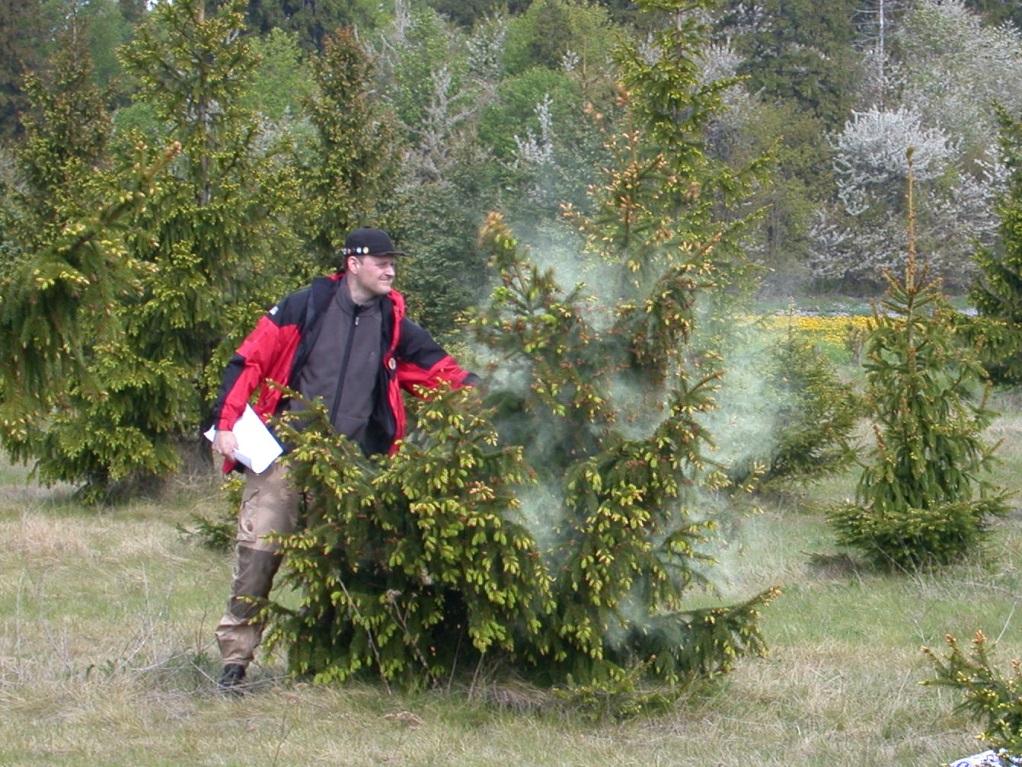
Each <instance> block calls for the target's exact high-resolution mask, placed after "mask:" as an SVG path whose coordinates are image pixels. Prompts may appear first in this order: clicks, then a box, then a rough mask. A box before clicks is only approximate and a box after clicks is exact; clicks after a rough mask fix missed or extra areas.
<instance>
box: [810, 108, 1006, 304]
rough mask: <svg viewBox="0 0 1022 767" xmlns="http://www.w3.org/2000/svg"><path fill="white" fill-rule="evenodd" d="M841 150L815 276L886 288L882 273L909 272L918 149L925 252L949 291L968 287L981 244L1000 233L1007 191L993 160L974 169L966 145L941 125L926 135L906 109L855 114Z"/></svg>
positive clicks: (817, 238) (820, 227)
mask: <svg viewBox="0 0 1022 767" xmlns="http://www.w3.org/2000/svg"><path fill="white" fill-rule="evenodd" d="M833 148H834V160H833V163H834V174H835V178H836V182H837V201H836V204H834V205H832V206H831V207H829V208H827V209H825V210H824V211H823V212H822V213H821V215H820V218H819V220H818V221H817V223H816V225H815V226H814V227H813V229H812V232H811V235H812V241H813V247H814V257H813V260H812V262H811V267H812V270H813V274H814V276H816V277H817V278H821V279H827V280H837V281H845V282H849V281H850V282H854V283H859V284H870V283H880V281H881V274H882V272H883V270H885V269H889V270H897V269H900V268H901V267H902V265H903V259H904V254H905V253H906V244H907V243H906V241H905V237H906V230H905V221H904V216H903V215H902V214H903V212H904V204H903V200H904V194H905V186H906V181H907V178H908V170H909V168H908V159H907V154H908V150H909V149H910V148H911V149H912V150H913V156H912V171H913V175H914V177H915V180H916V190H917V216H918V241H919V244H920V248H921V249H922V251H923V252H924V253H926V254H927V257H928V260H929V263H930V266H931V267H932V268H933V269H934V270H935V271H936V272H937V273H938V274H940V275H942V276H944V277H945V279H946V280H947V281H948V282H949V283H951V284H952V285H954V286H958V287H960V286H964V285H965V284H967V281H968V280H969V279H970V277H971V275H972V274H973V269H974V267H973V265H972V260H971V257H970V256H971V253H972V252H973V251H974V250H975V245H976V242H981V243H984V242H989V241H990V238H991V237H992V236H993V234H994V231H995V227H996V222H995V221H994V219H993V217H992V216H991V215H990V209H991V207H992V201H993V197H994V196H995V195H996V194H997V192H998V190H999V189H1001V188H1002V186H1003V183H1004V173H1003V168H1001V166H1000V164H999V163H998V162H997V161H996V160H986V161H979V162H976V163H974V167H972V168H966V163H965V158H964V156H963V153H962V149H961V145H960V143H959V142H958V141H956V140H953V139H952V138H950V136H949V135H948V134H947V133H946V132H945V131H944V130H943V129H941V128H940V127H927V126H926V125H925V122H924V119H923V117H922V115H921V114H920V113H919V112H918V111H916V110H915V109H914V108H912V107H908V106H901V107H898V108H896V109H890V110H884V109H879V108H875V107H874V108H872V109H868V110H866V111H863V112H854V113H853V114H852V118H851V119H850V120H848V122H847V123H845V126H844V129H843V130H842V131H841V133H840V134H838V136H837V137H836V138H835V139H834V141H833Z"/></svg>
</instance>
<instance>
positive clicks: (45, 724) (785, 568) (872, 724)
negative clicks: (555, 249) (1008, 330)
mask: <svg viewBox="0 0 1022 767" xmlns="http://www.w3.org/2000/svg"><path fill="white" fill-rule="evenodd" d="M996 404H998V405H999V406H1001V408H1002V409H1003V412H1004V415H1003V416H1002V417H1001V418H1000V419H999V420H998V421H997V423H996V424H995V426H994V428H993V432H994V434H995V436H996V437H997V438H1003V439H1004V446H1003V448H1002V451H1001V454H1002V457H1003V460H1004V462H1003V465H1002V466H1001V467H1000V469H999V476H1000V479H1001V481H1002V482H1004V483H1005V484H1007V485H1008V486H1009V487H1011V489H1013V490H1016V491H1017V490H1019V489H1020V488H1019V477H1020V476H1022V402H1020V401H1019V400H1018V399H1017V398H1014V397H1008V396H1002V397H1000V398H999V399H998V402H997V403H996ZM853 481H854V476H853V475H852V474H848V475H846V476H842V477H838V478H835V479H833V480H829V481H828V482H826V483H824V484H821V485H818V486H815V487H813V488H811V489H809V490H806V491H804V492H799V493H793V494H791V495H787V496H785V497H782V498H774V499H771V500H769V501H764V502H763V503H762V504H760V508H759V509H758V511H755V512H753V513H749V514H742V515H738V516H736V518H735V521H734V524H733V526H732V527H731V528H730V531H731V537H730V541H729V546H728V548H727V550H726V551H725V552H724V554H723V557H722V560H723V567H722V571H723V572H724V574H725V575H726V576H727V582H726V583H725V584H724V586H723V588H724V590H725V592H726V593H727V594H728V595H729V596H732V597H736V598H737V597H739V596H743V595H747V594H751V593H753V592H755V591H758V590H760V589H761V588H763V587H765V586H767V585H770V584H778V585H781V586H782V587H783V588H784V594H783V596H781V597H780V598H779V599H778V600H777V601H776V602H775V603H774V604H773V605H772V606H771V607H770V608H769V609H768V610H767V611H766V613H765V615H764V621H765V626H764V630H765V634H766V637H767V639H768V642H769V644H770V646H771V652H770V655H769V657H767V658H765V659H750V660H745V661H742V662H741V663H740V664H739V666H738V668H737V670H736V671H735V672H734V673H733V674H731V675H730V676H728V677H726V678H724V679H722V680H721V681H719V682H718V683H716V684H713V685H712V686H709V687H707V688H706V689H703V690H700V691H698V692H696V693H693V694H692V695H691V696H690V697H689V698H687V699H685V700H683V701H681V702H680V703H679V704H678V705H677V706H676V707H675V708H674V709H673V710H671V711H670V712H669V713H667V714H662V715H658V716H653V717H647V718H640V719H635V720H630V721H625V722H615V721H602V722H593V721H591V720H590V719H588V718H586V717H583V716H581V715H579V714H578V712H576V711H573V710H572V709H571V708H570V706H566V705H565V704H563V703H556V702H553V701H552V700H551V701H547V700H546V698H545V697H544V695H543V694H542V693H540V692H533V691H525V692H523V693H522V694H521V695H520V696H519V697H520V698H523V699H525V700H526V701H527V702H528V703H530V705H529V706H521V707H518V708H516V709H513V710H512V709H502V708H499V707H497V706H496V705H494V704H492V703H487V702H486V700H487V696H486V694H485V693H486V685H488V684H490V683H489V682H483V683H480V684H477V685H476V686H475V687H472V686H470V685H469V684H468V682H467V681H466V682H454V683H452V685H451V686H450V688H449V689H444V690H438V691H431V692H426V693H421V694H415V695H403V694H399V693H398V694H393V695H388V694H387V693H386V692H385V691H384V690H383V689H382V688H381V687H377V686H374V685H366V684H352V685H346V686H338V687H329V688H323V687H312V686H308V685H305V684H302V683H297V682H294V681H292V680H288V679H285V678H283V677H282V668H283V663H282V661H281V659H279V658H269V659H264V660H263V663H262V665H260V666H259V668H257V669H255V671H254V673H253V677H254V678H255V680H257V681H258V682H260V685H259V689H258V690H257V691H256V692H255V693H254V694H251V695H249V696H247V697H245V698H244V699H242V700H240V701H239V700H235V699H223V698H221V697H220V696H218V695H217V694H216V693H215V685H214V681H213V680H214V677H215V675H216V673H217V671H218V662H217V661H216V659H215V656H216V649H215V646H214V643H213V641H212V631H213V628H214V625H215V623H216V620H217V618H218V617H219V614H220V611H221V609H222V606H223V603H224V600H225V597H226V589H227V587H228V582H229V577H230V561H229V557H228V556H226V555H221V554H216V553H212V552H209V551H207V550H204V549H202V548H200V547H198V546H196V545H195V544H193V543H190V542H188V541H186V540H184V539H183V538H182V537H181V535H180V534H179V533H178V532H177V530H176V529H175V526H176V525H177V524H181V523H187V522H188V520H189V516H190V514H192V513H193V512H196V511H198V512H202V513H206V514H212V513H214V509H216V508H217V507H218V505H219V504H222V503H223V501H222V499H221V497H220V495H219V491H218V490H217V487H216V484H215V483H214V482H212V481H210V482H202V481H195V482H192V483H190V484H188V485H184V484H182V485H181V486H180V487H178V488H176V489H174V490H173V491H172V492H169V493H168V494H167V499H166V500H164V501H162V502H156V501H145V502H138V503H134V504H131V505H127V506H122V507H119V508H114V509H107V510H100V511H96V510H88V509H83V508H81V507H79V506H78V505H77V504H76V503H75V502H74V500H73V499H72V498H71V496H70V495H69V494H68V492H67V491H66V490H60V489H57V490H52V491H51V490H44V489H40V488H38V487H35V486H34V485H32V484H30V483H27V484H26V482H25V473H24V472H23V471H22V470H20V469H18V468H11V467H4V468H3V469H2V470H0V584H2V587H0V765H19V766H20V765H74V766H81V767H86V766H88V767H94V766H96V765H125V766H127V765H132V766H134V765H144V766H150V765H168V766H169V765H238V766H239V767H241V766H245V767H249V766H251V767H255V766H257V765H501V767H518V766H519V765H579V766H581V765H643V766H644V767H649V766H653V765H692V766H693V767H695V766H696V765H698V766H699V767H707V766H710V765H713V766H722V767H746V766H749V767H751V766H752V765H756V767H761V766H774V765H776V766H777V767H780V765H785V767H788V766H790V765H808V766H812V767H881V766H883V767H889V766H891V765H898V766H902V765H939V764H942V763H946V762H948V761H950V760H951V759H953V758H957V757H960V756H964V755H966V754H970V753H974V752H977V751H979V750H982V747H981V744H979V743H977V742H976V741H975V739H974V734H975V733H976V732H978V730H979V729H980V728H979V725H978V724H977V723H975V722H972V721H970V720H968V719H967V718H966V717H965V716H964V715H961V714H958V713H956V712H955V710H954V707H955V703H956V702H958V701H957V698H956V696H955V695H954V694H952V693H950V692H949V691H947V690H941V689H938V688H933V687H922V686H921V685H920V682H921V681H922V680H924V679H926V678H927V677H928V676H929V675H930V669H929V666H928V663H927V662H926V660H925V658H924V657H923V656H922V654H921V653H920V647H921V646H922V645H930V646H932V647H938V648H942V646H943V636H944V634H945V633H947V632H952V633H955V634H957V635H959V636H960V637H962V638H963V639H966V638H968V637H970V636H971V635H972V633H973V632H974V631H975V630H976V629H982V630H983V631H984V632H986V633H987V634H988V635H989V636H991V637H993V638H997V639H998V640H999V644H998V650H997V657H998V659H999V661H1000V663H1001V665H1002V667H1003V668H1006V667H1007V664H1008V660H1009V659H1010V658H1011V657H1016V656H1020V655H1022V630H1020V629H1022V611H1020V610H1018V609H1017V608H1018V598H1019V594H1020V593H1022V584H1020V581H1022V575H1020V572H1019V567H1018V565H1019V563H1020V562H1022V514H1018V513H1017V514H1013V515H1011V516H1010V517H1009V518H1007V519H1005V520H1002V521H1000V522H998V524H997V531H996V536H995V538H994V539H993V541H992V543H991V545H990V547H989V549H988V551H987V553H986V555H985V556H984V557H982V558H977V559H976V561H973V562H970V563H968V564H965V565H962V566H959V567H957V568H954V569H952V570H948V571H946V572H941V573H938V574H904V575H886V574H880V573H877V572H874V571H872V570H870V569H868V568H865V567H861V566H857V565H856V564H855V561H854V560H853V559H850V558H849V557H847V556H844V555H842V554H841V552H839V551H838V550H837V549H836V548H835V547H834V544H833V541H832V536H831V533H830V530H829V529H828V527H827V525H826V524H825V522H824V521H823V518H822V514H821V511H820V509H821V507H822V505H823V504H825V503H827V502H830V501H833V500H836V499H839V498H842V497H845V496H847V495H849V494H850V493H851V492H852V483H853ZM1019 504H1020V501H1019V499H1017V498H1016V499H1015V500H1014V505H1015V506H1018V505H1019ZM545 701H546V702H545Z"/></svg>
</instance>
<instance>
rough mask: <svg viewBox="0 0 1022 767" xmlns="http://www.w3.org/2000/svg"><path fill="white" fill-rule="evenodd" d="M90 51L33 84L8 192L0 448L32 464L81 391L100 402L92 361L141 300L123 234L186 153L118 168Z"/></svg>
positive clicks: (61, 54) (64, 58) (75, 52)
mask: <svg viewBox="0 0 1022 767" xmlns="http://www.w3.org/2000/svg"><path fill="white" fill-rule="evenodd" d="M80 43H81V39H80V37H78V36H75V35H70V34H68V35H66V36H65V37H64V38H63V39H62V40H61V45H60V46H58V48H57V52H56V54H55V55H54V57H53V60H52V61H51V62H50V63H49V66H48V67H47V68H46V70H45V71H44V72H42V73H40V74H39V75H31V76H29V77H27V78H26V82H25V89H26V93H27V94H28V99H29V108H28V109H27V110H26V111H25V114H24V115H23V118H22V123H23V127H24V140H23V141H22V143H21V144H20V145H19V146H18V148H17V151H16V158H15V159H16V163H17V180H18V183H17V184H16V185H15V186H13V187H12V188H10V189H8V190H6V204H7V205H8V206H9V210H10V211H11V215H10V216H9V218H8V219H7V221H6V222H5V227H4V231H3V233H2V235H3V247H2V250H3V252H4V257H5V263H4V264H3V269H2V270H0V285H2V290H0V294H2V295H3V299H2V302H0V359H2V365H0V370H2V379H0V396H2V400H3V402H2V406H0V410H2V413H0V428H2V434H0V437H2V440H3V444H4V447H5V448H6V449H7V450H8V452H9V453H10V454H11V455H12V457H14V458H15V459H17V460H23V461H31V460H37V459H40V458H41V457H42V455H43V454H44V452H45V439H46V433H47V428H48V427H49V426H50V425H51V424H52V423H53V419H54V416H55V413H58V412H59V411H60V410H61V408H63V407H65V406H66V404H67V402H68V397H69V396H70V395H71V392H72V391H74V390H75V389H78V390H81V391H87V392H88V393H89V395H95V394H96V391H97V390H96V381H95V379H94V378H93V376H91V375H90V374H89V372H88V368H89V366H90V364H91V356H92V352H93V350H94V348H95V347H96V346H97V345H99V344H102V343H109V342H110V341H111V340H112V339H115V338H116V337H118V335H119V333H120V332H121V331H122V328H121V325H120V324H119V322H118V320H117V317H116V314H115V312H114V307H115V306H116V304H117V302H118V301H119V300H122V299H123V298H124V297H125V296H126V295H127V294H129V293H131V292H132V291H133V290H135V289H137V282H136V277H137V275H136V273H135V270H134V268H133V263H132V260H131V258H130V257H129V255H128V248H127V243H126V235H125V229H126V226H127V223H128V221H129V220H130V218H131V216H132V215H134V214H135V213H136V212H137V211H138V210H140V209H141V208H142V207H143V206H144V204H145V202H146V200H147V198H148V197H149V195H151V194H152V190H153V186H154V179H155V178H156V177H157V176H158V175H159V173H160V172H161V171H162V170H163V169H164V168H165V167H166V165H167V164H168V162H169V161H170V160H171V159H172V157H173V155H174V154H175V152H176V149H177V148H176V147H171V148H170V149H169V150H168V151H166V152H165V153H164V154H163V156H162V157H161V156H151V157H144V156H141V155H136V156H135V157H134V158H133V160H134V161H133V162H131V163H130V164H128V165H126V167H123V168H117V167H114V165H113V164H112V163H111V161H110V158H109V156H108V154H107V151H106V144H107V135H108V131H109V117H108V115H107V112H106V109H105V104H104V99H103V96H102V94H101V93H100V92H99V91H98V90H97V88H96V87H95V86H94V85H93V83H92V78H91V59H90V57H89V54H88V50H87V49H86V48H84V46H82V45H81V44H80ZM44 474H45V473H44Z"/></svg>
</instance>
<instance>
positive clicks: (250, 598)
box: [216, 461, 300, 666]
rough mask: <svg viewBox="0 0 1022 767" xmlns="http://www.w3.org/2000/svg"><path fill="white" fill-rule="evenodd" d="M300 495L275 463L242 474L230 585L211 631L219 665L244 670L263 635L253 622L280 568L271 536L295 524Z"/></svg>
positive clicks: (261, 629) (279, 557)
mask: <svg viewBox="0 0 1022 767" xmlns="http://www.w3.org/2000/svg"><path fill="white" fill-rule="evenodd" d="M299 500H300V495H299V493H298V492H297V491H296V490H295V489H294V487H293V486H292V485H291V483H290V482H289V481H288V477H287V468H286V467H285V466H284V464H283V463H281V462H280V461H274V463H273V464H272V465H271V466H270V467H269V468H268V469H266V471H264V472H263V473H262V474H253V473H252V472H251V471H249V470H248V469H246V470H245V491H244V493H243V495H242V499H241V509H240V510H239V511H238V531H237V535H236V537H235V540H236V541H237V546H236V547H235V551H236V557H235V566H234V582H233V584H232V586H231V598H230V600H229V601H228V603H227V611H226V612H225V613H224V616H223V617H222V618H221V619H220V624H219V625H218V626H217V628H216V639H217V644H219V645H220V656H221V657H222V658H223V662H224V663H225V664H227V663H238V664H241V665H242V666H247V665H248V664H249V663H250V662H251V660H252V657H253V655H254V654H255V649H256V647H258V646H259V641H260V640H261V639H262V636H263V624H261V623H258V622H256V621H254V620H253V618H254V617H255V615H256V614H257V613H258V612H259V609H260V605H259V602H260V601H261V600H264V599H266V598H267V597H268V596H269V594H270V588H271V587H272V586H273V576H274V575H276V573H277V568H279V567H280V562H281V558H282V557H281V555H280V553H279V548H280V546H279V544H277V543H276V542H275V541H270V540H267V539H266V536H267V535H269V534H271V533H278V534H284V535H286V534H288V533H292V532H294V530H295V528H296V527H297V525H298V506H299Z"/></svg>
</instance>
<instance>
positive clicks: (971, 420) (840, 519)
mask: <svg viewBox="0 0 1022 767" xmlns="http://www.w3.org/2000/svg"><path fill="white" fill-rule="evenodd" d="M909 162H910V166H909V167H910V172H909V185H908V211H909V213H908V230H909V231H908V235H909V236H908V241H909V246H908V254H907V263H906V266H905V273H904V275H903V277H902V278H901V279H897V278H895V277H894V276H892V275H890V274H886V275H885V276H886V279H887V284H888V288H887V293H886V295H885V296H884V299H883V301H881V302H880V303H879V304H878V305H877V306H876V307H875V308H874V312H873V318H872V321H871V323H870V327H869V331H868V337H867V340H866V349H865V353H866V362H865V368H866V378H867V392H866V402H867V408H868V411H869V414H870V416H871V418H872V419H873V422H874V425H873V429H874V433H875V436H876V444H875V447H874V448H873V450H872V455H871V460H870V462H869V463H868V464H867V465H866V466H865V467H864V469H863V472H862V475H861V477H860V479H859V485H858V489H857V493H856V502H855V503H854V504H851V505H848V506H844V507H841V508H839V509H837V510H836V511H834V512H833V513H832V515H831V519H832V522H833V524H834V527H835V529H836V530H837V534H838V541H839V543H842V544H844V545H848V546H854V547H856V548H859V549H860V550H862V551H863V552H864V553H865V554H866V555H867V556H868V557H869V558H870V559H872V560H873V561H875V562H876V563H877V564H879V565H881V566H885V567H918V566H920V565H934V564H936V565H940V564H946V563H949V562H952V561H955V560H957V559H960V558H961V557H962V556H964V555H965V554H967V553H969V552H971V551H973V550H974V549H975V548H976V546H977V544H978V543H979V541H980V540H981V539H982V537H983V535H984V534H985V533H986V532H987V529H988V526H989V519H990V517H992V516H997V515H1000V514H1003V513H1005V512H1006V511H1007V506H1006V504H1005V496H1004V493H1003V491H1000V490H999V489H997V488H995V487H993V486H992V485H991V483H990V480H989V478H988V477H987V476H985V473H986V471H987V470H988V469H989V466H990V463H991V461H992V453H993V449H994V448H993V446H991V445H989V444H987V443H986V442H985V441H984V440H983V436H982V433H983V430H984V429H985V428H986V426H987V425H988V424H989V423H990V421H991V419H992V417H993V413H991V411H989V410H988V409H987V408H986V405H985V395H984V389H983V384H984V378H985V376H984V373H983V369H982V367H981V365H980V363H979V360H978V358H977V356H976V354H975V352H974V351H973V350H972V349H971V348H969V347H967V346H965V345H963V344H962V343H961V341H960V339H958V338H956V337H955V333H954V326H955V319H954V311H953V309H952V308H951V306H950V305H949V303H948V301H947V299H946V298H945V297H944V295H943V293H942V292H941V287H940V283H939V281H937V280H935V279H932V278H930V277H929V275H928V274H927V270H926V268H925V266H923V265H921V264H920V263H919V260H918V257H917V254H916V250H915V231H914V224H915V221H914V206H913V201H912V175H911V150H909Z"/></svg>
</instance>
